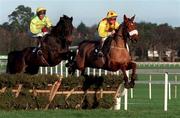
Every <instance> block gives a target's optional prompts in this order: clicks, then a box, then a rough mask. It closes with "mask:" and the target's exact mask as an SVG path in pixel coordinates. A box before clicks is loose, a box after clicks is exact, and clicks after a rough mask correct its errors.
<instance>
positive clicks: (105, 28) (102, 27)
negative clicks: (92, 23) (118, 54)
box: [95, 10, 119, 55]
mask: <svg viewBox="0 0 180 118" xmlns="http://www.w3.org/2000/svg"><path fill="white" fill-rule="evenodd" d="M117 16H118V15H117V13H116V12H115V11H112V10H110V11H108V13H107V16H106V18H104V19H102V20H101V21H100V23H99V25H98V33H99V36H100V37H101V45H100V47H99V50H95V52H97V51H99V52H98V53H99V54H100V55H102V51H101V48H102V47H103V44H104V41H105V40H106V39H107V37H109V36H111V35H113V34H114V33H115V29H117V28H118V27H119V23H118V22H117V21H116V18H117Z"/></svg>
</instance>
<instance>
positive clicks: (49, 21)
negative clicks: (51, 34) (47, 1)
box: [46, 16, 52, 29]
mask: <svg viewBox="0 0 180 118" xmlns="http://www.w3.org/2000/svg"><path fill="white" fill-rule="evenodd" d="M46 24H47V28H49V29H51V27H52V22H51V20H50V19H49V18H48V17H47V16H46Z"/></svg>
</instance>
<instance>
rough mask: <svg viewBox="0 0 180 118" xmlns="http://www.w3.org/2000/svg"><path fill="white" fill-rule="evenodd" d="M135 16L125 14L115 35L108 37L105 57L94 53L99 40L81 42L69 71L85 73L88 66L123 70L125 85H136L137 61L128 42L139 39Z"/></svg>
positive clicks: (127, 86)
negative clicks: (130, 73) (127, 46)
mask: <svg viewBox="0 0 180 118" xmlns="http://www.w3.org/2000/svg"><path fill="white" fill-rule="evenodd" d="M134 18H135V16H133V17H132V18H127V17H126V15H124V21H123V23H122V24H121V25H120V26H119V28H118V29H117V30H116V32H115V34H114V36H111V37H108V38H107V39H106V41H105V43H104V47H103V48H102V51H103V53H104V56H103V57H98V56H97V55H96V54H95V53H94V50H95V48H96V47H97V45H99V41H93V40H85V41H83V42H81V43H80V44H79V46H78V53H77V54H76V57H75V61H74V63H73V64H69V71H70V72H74V71H75V69H79V70H81V72H82V73H81V74H82V75H83V74H84V71H85V68H86V67H92V68H102V69H105V70H109V71H118V70H122V72H123V75H124V81H125V84H124V85H125V87H126V88H130V87H131V88H133V87H134V85H135V82H134V81H135V76H136V63H135V62H133V61H132V60H131V57H130V55H129V52H128V50H127V48H126V42H127V39H130V40H132V41H137V40H138V38H139V35H138V31H137V29H136V24H135V22H134ZM130 69H132V75H131V81H130V83H129V82H128V76H127V74H126V70H130Z"/></svg>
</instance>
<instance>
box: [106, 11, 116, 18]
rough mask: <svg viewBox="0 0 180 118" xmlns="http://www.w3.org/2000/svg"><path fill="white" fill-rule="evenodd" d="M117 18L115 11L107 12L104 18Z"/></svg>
mask: <svg viewBox="0 0 180 118" xmlns="http://www.w3.org/2000/svg"><path fill="white" fill-rule="evenodd" d="M117 16H118V15H117V13H116V12H115V11H112V10H110V11H108V13H107V17H106V18H112V17H117Z"/></svg>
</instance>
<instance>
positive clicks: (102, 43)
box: [98, 40, 104, 57]
mask: <svg viewBox="0 0 180 118" xmlns="http://www.w3.org/2000/svg"><path fill="white" fill-rule="evenodd" d="M103 45H104V40H101V41H100V45H99V49H98V56H99V57H102V56H103V55H104V54H103V52H102V48H103Z"/></svg>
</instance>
